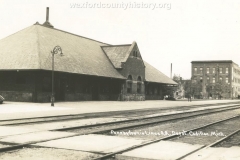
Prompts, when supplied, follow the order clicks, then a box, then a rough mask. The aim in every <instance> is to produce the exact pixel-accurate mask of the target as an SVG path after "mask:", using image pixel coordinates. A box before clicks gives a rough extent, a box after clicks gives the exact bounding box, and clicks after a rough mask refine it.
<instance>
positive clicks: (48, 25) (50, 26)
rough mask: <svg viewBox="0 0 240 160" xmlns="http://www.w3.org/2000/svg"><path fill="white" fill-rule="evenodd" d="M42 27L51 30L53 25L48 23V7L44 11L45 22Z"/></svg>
mask: <svg viewBox="0 0 240 160" xmlns="http://www.w3.org/2000/svg"><path fill="white" fill-rule="evenodd" d="M43 25H44V26H46V27H49V28H53V25H52V24H51V23H50V22H49V7H47V9H46V22H44V23H43Z"/></svg>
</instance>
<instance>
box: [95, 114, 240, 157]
mask: <svg viewBox="0 0 240 160" xmlns="http://www.w3.org/2000/svg"><path fill="white" fill-rule="evenodd" d="M234 119H237V121H239V119H240V115H237V116H233V117H230V118H226V119H222V120H219V121H215V122H212V123H209V124H205V125H202V126H200V127H197V128H192V129H189V130H186V131H185V134H186V135H187V134H188V133H189V132H193V131H197V130H201V129H204V128H207V127H210V126H213V125H219V124H221V123H224V122H226V121H231V120H234ZM239 132H240V129H237V130H234V131H232V132H231V133H229V134H228V135H227V136H226V137H224V138H221V139H220V138H219V139H218V140H216V141H215V142H213V143H210V144H208V145H204V146H203V147H201V148H198V149H196V150H194V151H192V152H190V153H187V154H186V155H183V156H182V157H180V158H178V159H177V160H181V159H183V158H186V157H188V156H190V155H192V154H193V153H195V152H199V151H201V150H204V149H207V148H209V147H214V146H216V145H217V144H219V143H222V142H223V141H226V140H228V139H229V138H231V137H232V136H233V135H235V134H237V133H239ZM180 136H181V137H185V135H176V134H174V135H169V136H165V137H163V138H159V139H155V140H150V141H147V142H145V143H142V144H140V145H135V146H132V147H129V148H126V149H123V150H120V151H117V152H112V153H110V154H106V155H103V156H100V157H97V158H94V159H93V160H103V159H108V158H114V157H115V156H116V155H117V154H122V153H124V152H127V151H130V150H133V149H136V148H141V147H144V146H147V145H150V144H153V143H157V142H160V141H163V140H172V139H176V138H178V137H180Z"/></svg>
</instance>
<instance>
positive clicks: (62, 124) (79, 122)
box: [20, 118, 126, 130]
mask: <svg viewBox="0 0 240 160" xmlns="http://www.w3.org/2000/svg"><path fill="white" fill-rule="evenodd" d="M120 120H126V118H93V119H80V120H71V121H62V122H51V123H50V122H48V123H40V124H29V125H20V126H21V127H24V128H31V129H33V128H34V129H39V130H52V129H59V128H66V127H74V126H83V125H90V124H97V123H106V122H114V121H120Z"/></svg>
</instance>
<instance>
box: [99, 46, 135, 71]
mask: <svg viewBox="0 0 240 160" xmlns="http://www.w3.org/2000/svg"><path fill="white" fill-rule="evenodd" d="M130 47H131V44H126V45H114V46H102V50H103V51H104V52H105V53H106V56H107V57H108V58H109V60H110V61H111V62H112V64H113V66H114V67H115V68H122V62H126V59H127V58H128V56H129V49H130Z"/></svg>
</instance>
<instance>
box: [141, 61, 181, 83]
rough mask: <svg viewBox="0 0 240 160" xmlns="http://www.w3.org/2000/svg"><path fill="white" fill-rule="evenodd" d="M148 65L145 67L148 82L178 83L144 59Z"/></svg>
mask: <svg viewBox="0 0 240 160" xmlns="http://www.w3.org/2000/svg"><path fill="white" fill-rule="evenodd" d="M144 64H145V66H146V68H145V81H147V82H155V83H164V84H172V85H176V84H177V83H176V82H174V81H173V80H172V79H170V78H169V77H168V76H166V75H165V74H163V73H162V72H160V71H159V70H157V69H156V68H154V67H153V66H151V65H150V64H148V63H147V62H146V61H144Z"/></svg>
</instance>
